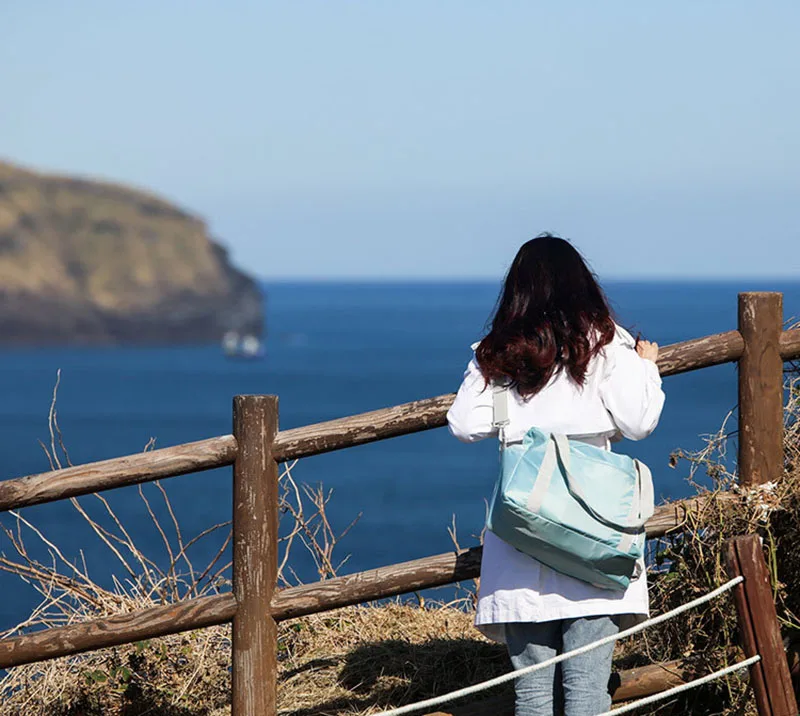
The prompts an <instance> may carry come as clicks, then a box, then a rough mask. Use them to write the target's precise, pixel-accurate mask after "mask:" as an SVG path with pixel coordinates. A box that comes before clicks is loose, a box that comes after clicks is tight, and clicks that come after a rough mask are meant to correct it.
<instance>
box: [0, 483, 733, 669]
mask: <svg viewBox="0 0 800 716" xmlns="http://www.w3.org/2000/svg"><path fill="white" fill-rule="evenodd" d="M719 498H722V499H736V498H735V496H734V495H732V494H723V495H718V496H717V499H719ZM711 499H712V498H710V497H706V496H700V497H694V498H692V499H689V500H681V501H678V502H674V503H670V504H667V505H661V506H659V507H657V508H656V512H655V514H654V515H653V517H651V518H650V520H649V521H648V522H647V536H648V537H660V536H662V535H664V534H666V533H667V532H668V531H670V530H673V529H676V528H678V527H680V526H681V525H683V524H684V523H686V521H687V519H688V518H690V516H691V515H692V514H693V513H697V512H699V511H701V510H703V509H705V508H706V507H707V506H708V505H710V504H711ZM481 553H482V548H481V547H473V548H471V549H466V550H462V551H460V552H446V553H444V554H437V555H434V556H432V557H423V558H422V559H415V560H411V561H409V562H403V563H401V564H393V565H389V566H386V567H379V568H378V569H371V570H367V571H365V572H356V573H355V574H349V575H346V576H343V577H335V578H333V579H328V580H325V581H322V582H314V583H313V584H304V585H301V586H299V587H289V588H287V589H283V590H281V591H279V592H276V593H275V596H274V597H273V599H272V617H273V618H274V619H275V621H285V620H286V619H292V618H294V617H300V616H306V615H308V614H316V613H319V612H325V611H330V610H331V609H338V608H340V607H346V606H350V605H353V604H361V603H363V602H371V601H375V600H378V599H384V598H386V597H393V596H397V595H399V594H407V593H409V592H415V591H419V590H422V589H430V588H432V587H441V586H443V585H446V584H451V583H453V582H460V581H466V580H468V579H474V578H475V577H477V576H478V575H479V573H480V562H481ZM235 613H236V600H235V598H234V597H233V595H232V594H230V593H228V594H221V595H218V596H213V597H203V598H201V599H190V600H186V601H183V602H179V603H177V604H169V605H166V606H159V607H151V608H150V609H144V610H142V611H139V612H134V613H131V614H123V615H120V616H114V617H107V618H103V619H96V620H93V621H89V622H83V623H80V624H73V625H70V626H64V627H56V628H53V629H46V630H43V631H38V632H32V633H30V634H23V635H22V636H17V637H12V638H8V639H3V640H0V669H5V668H9V667H11V666H18V665H20V664H28V663H31V662H34V661H44V660H46V659H54V658H56V657H60V656H69V655H71V654H80V653H82V652H84V651H91V650H92V649H100V648H103V647H108V646H118V645H120V644H127V643H130V642H134V641H140V640H142V639H152V638H155V637H159V636H166V635H167V634H175V633H177V632H181V631H189V630H192V629H200V628H202V627H206V626H213V625H214V624H222V623H224V622H228V621H230V620H231V619H233V616H234V614H235Z"/></svg>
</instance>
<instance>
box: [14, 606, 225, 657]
mask: <svg viewBox="0 0 800 716" xmlns="http://www.w3.org/2000/svg"><path fill="white" fill-rule="evenodd" d="M235 613H236V600H235V599H234V596H233V594H220V595H217V596H213V597H203V598H201V599H191V600H187V601H184V602H179V603H177V604H168V605H166V606H160V607H151V608H150V609H143V610H141V611H138V612H133V613H131V614H121V615H119V616H113V617H106V618H104V619H95V620H93V621H88V622H83V623H81V624H72V625H70V626H64V627H56V628H54V629H45V630H43V631H37V632H32V633H30V634H23V635H22V636H16V637H12V638H9V639H3V640H0V669H8V668H10V667H12V666H20V665H21V664H30V663H32V662H34V661H45V660H47V659H55V658H57V657H59V656H69V655H71V654H80V653H82V652H84V651H92V650H94V649H102V648H103V647H107V646H118V645H119V644H128V643H131V642H135V641H141V640H142V639H153V638H155V637H159V636H166V635H167V634H177V633H178V632H182V631H189V630H191V629H201V628H203V627H209V626H214V625H215V624H224V623H225V622H229V621H230V620H231V619H233V616H234V614H235Z"/></svg>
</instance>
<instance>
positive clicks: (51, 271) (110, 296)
mask: <svg viewBox="0 0 800 716" xmlns="http://www.w3.org/2000/svg"><path fill="white" fill-rule="evenodd" d="M262 303H263V301H262V296H261V292H260V290H259V288H258V286H257V285H256V283H255V281H253V280H252V279H251V278H249V277H248V276H246V275H244V274H243V273H241V272H240V271H238V270H236V269H235V268H233V266H231V264H230V262H229V261H228V258H227V255H226V251H225V249H223V248H222V247H221V246H220V245H219V244H217V243H215V242H214V241H212V240H211V239H210V238H209V236H208V232H207V229H206V226H205V224H204V223H203V221H202V220H201V219H200V218H198V217H197V216H193V215H191V214H189V213H187V212H185V211H183V210H182V209H179V208H178V207H176V206H174V205H173V204H170V203H169V202H167V201H164V200H163V199H160V198H158V197H156V196H153V195H151V194H148V193H146V192H144V191H140V190H136V189H130V188H127V187H123V186H118V185H115V184H111V183H107V182H101V181H88V180H84V179H74V178H68V177H59V176H49V175H45V174H39V173H35V172H32V171H28V170H25V169H21V168H19V167H16V166H13V165H10V164H7V163H3V162H0V344H5V345H9V344H64V343H72V344H76V343H82V344H101V343H106V344H108V343H117V344H133V343H138V344H147V343H150V344H155V343H162V344H163V343H187V342H207V341H218V340H220V339H221V338H222V336H223V334H224V333H225V332H226V331H229V330H235V331H239V332H243V333H250V334H254V335H256V336H260V335H261V333H262V327H263V306H262Z"/></svg>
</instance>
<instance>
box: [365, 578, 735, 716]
mask: <svg viewBox="0 0 800 716" xmlns="http://www.w3.org/2000/svg"><path fill="white" fill-rule="evenodd" d="M743 581H744V577H742V576H739V577H734V578H733V579H731V580H730V581H728V582H725V584H723V585H722V586H720V587H717V588H716V589H714V590H713V591H711V592H709V593H708V594H705V595H704V596H702V597H698V598H697V599H693V600H692V601H691V602H686V604H681V606H679V607H676V608H675V609H673V610H672V611H669V612H664V613H663V614H659V615H658V616H657V617H653V618H652V619H648V620H647V621H644V622H642V623H641V624H637V625H636V626H633V627H631V628H630V629H626V630H625V631H621V632H618V633H617V634H612V635H611V636H607V637H604V638H602V639H599V640H597V641H594V642H592V643H591V644H586V645H585V646H582V647H580V648H578V649H573V650H572V651H568V652H566V653H564V654H559V655H558V656H554V657H553V658H552V659H547V661H542V662H540V663H538V664H532V665H531V666H526V667H524V668H522V669H518V670H517V671H511V672H509V673H507V674H502V675H501V676H495V677H494V678H493V679H489V680H488V681H483V682H481V683H479V684H473V685H472V686H466V687H464V688H463V689H457V690H456V691H451V692H450V693H448V694H443V695H442V696H434V697H433V698H430V699H425V700H424V701H417V702H416V703H414V704H408V705H406V706H400V707H399V708H396V709H390V710H389V711H381V712H380V713H379V714H377V715H376V716H401V714H409V713H413V712H414V711H419V710H420V709H424V708H429V707H431V706H439V705H440V704H444V703H447V702H448V701H455V700H456V699H460V698H463V697H464V696H471V695H472V694H476V693H478V692H479V691H485V690H486V689H491V688H493V687H495V686H499V685H500V684H505V683H506V682H507V681H513V680H514V679H518V678H519V677H520V676H525V675H526V674H531V673H533V672H534V671H539V670H540V669H546V668H547V667H548V666H552V665H553V664H558V663H560V662H562V661H564V660H565V659H569V658H571V657H573V656H579V655H580V654H585V653H586V652H587V651H592V649H596V648H597V647H600V646H603V645H604V644H608V643H609V642H612V641H616V640H617V639H624V638H625V637H628V636H631V635H632V634H637V633H638V632H640V631H643V630H644V629H647V627H651V626H654V625H656V624H661V622H665V621H667V619H672V617H676V616H678V615H679V614H683V612H687V611H689V610H690V609H692V608H694V607H698V606H700V605H701V604H705V603H706V602H710V601H711V600H712V599H716V598H717V597H718V596H719V595H720V594H724V593H725V592H727V591H728V590H729V589H733V588H734V587H735V586H736V585H737V584H740V583H741V582H743Z"/></svg>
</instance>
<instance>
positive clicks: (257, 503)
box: [231, 395, 278, 716]
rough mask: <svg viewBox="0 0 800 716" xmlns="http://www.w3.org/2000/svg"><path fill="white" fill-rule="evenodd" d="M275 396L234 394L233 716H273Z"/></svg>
mask: <svg viewBox="0 0 800 716" xmlns="http://www.w3.org/2000/svg"><path fill="white" fill-rule="evenodd" d="M277 432H278V398H277V397H276V396H274V395H237V396H236V397H235V398H234V400H233V434H234V437H235V438H236V441H237V444H238V452H237V456H236V462H235V463H234V465H233V594H234V596H235V597H236V604H237V606H236V615H235V616H234V618H233V646H232V665H231V713H232V716H275V714H276V713H277V651H278V641H277V629H276V627H275V620H274V619H273V618H272V614H271V603H272V594H273V591H274V589H275V582H276V579H277V568H278V465H277V463H276V462H275V460H274V459H273V457H272V443H273V440H274V438H275V435H276V433H277Z"/></svg>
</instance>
